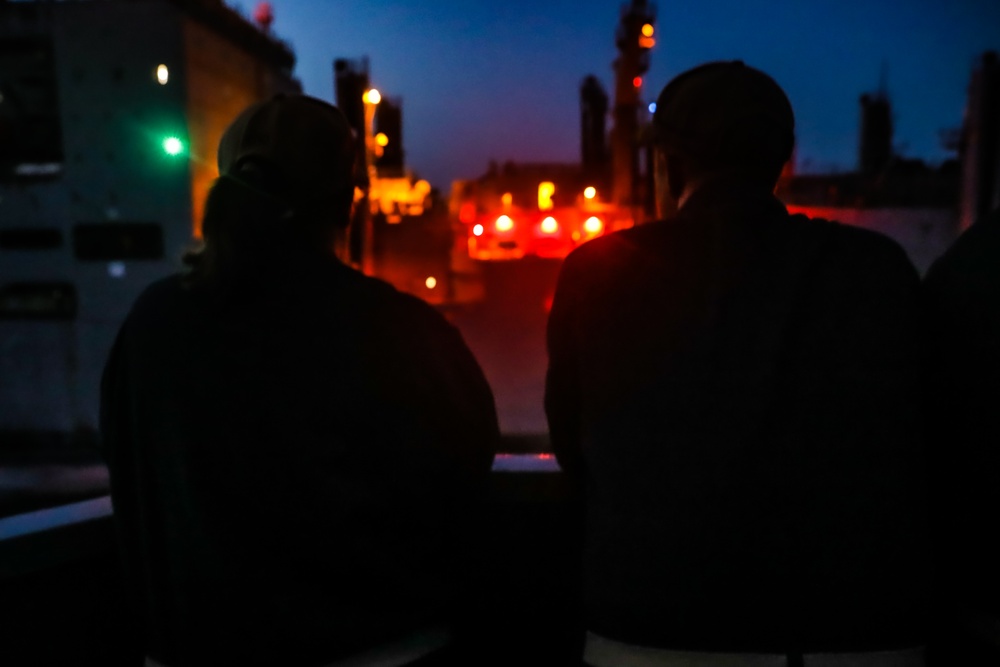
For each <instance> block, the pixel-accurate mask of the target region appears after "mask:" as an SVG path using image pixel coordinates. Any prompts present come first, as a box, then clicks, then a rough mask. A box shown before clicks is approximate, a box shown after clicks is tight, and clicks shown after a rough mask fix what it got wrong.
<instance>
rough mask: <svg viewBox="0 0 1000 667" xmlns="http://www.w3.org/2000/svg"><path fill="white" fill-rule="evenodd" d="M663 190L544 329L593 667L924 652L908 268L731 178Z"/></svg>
mask: <svg viewBox="0 0 1000 667" xmlns="http://www.w3.org/2000/svg"><path fill="white" fill-rule="evenodd" d="M682 76H683V75H682ZM665 94H666V91H665ZM662 98H663V96H661V102H663V99H662ZM669 105H670V101H669V100H667V101H666V106H667V107H669ZM661 106H663V105H662V104H661V103H660V102H658V111H659V109H660V107H661ZM788 113H789V115H790V110H789V112H788ZM789 148H790V146H789ZM784 157H787V154H785V155H784ZM663 166H664V165H662V164H661V165H660V167H661V168H662V167H663ZM777 167H778V168H780V162H778V164H777ZM673 168H676V165H674V167H673ZM702 174H703V172H702ZM776 176H777V169H774V177H775V178H776ZM664 180H667V179H664ZM771 183H772V187H773V181H771ZM676 185H677V184H676V183H674V186H676ZM675 189H676V192H675V193H674V195H675V196H679V198H680V199H682V205H681V207H680V211H679V213H678V214H677V217H676V218H675V219H672V220H667V221H660V222H655V223H650V224H647V225H643V226H640V227H638V228H634V229H630V230H627V231H624V232H621V233H617V234H613V235H611V236H608V237H605V238H603V239H598V240H595V241H592V242H590V243H588V244H586V245H584V246H581V248H579V249H578V250H577V251H575V252H574V253H573V254H571V255H570V257H569V258H567V261H566V263H565V265H564V267H563V271H562V275H561V276H560V283H559V286H558V288H557V293H556V298H555V301H554V303H553V309H552V315H551V319H550V323H549V349H550V367H549V376H548V383H547V412H548V415H549V423H550V429H551V435H552V442H553V448H554V449H555V451H556V454H557V456H558V457H559V461H560V463H561V464H562V465H563V467H564V469H566V471H567V473H568V474H569V475H571V476H572V477H574V478H576V479H577V480H578V481H579V483H580V487H581V491H582V493H583V494H584V498H585V504H586V513H587V532H586V546H585V552H584V568H585V576H584V597H585V606H586V617H587V623H588V628H589V630H590V631H591V632H592V633H593V635H592V636H591V641H589V642H588V651H587V654H586V657H587V659H588V660H589V661H592V662H593V663H594V664H610V663H602V662H601V659H602V655H604V653H603V651H604V649H606V648H607V646H606V645H605V644H604V643H601V642H602V641H603V640H604V639H610V640H613V642H619V643H623V644H630V645H640V646H651V647H662V648H669V649H676V650H701V651H709V652H720V651H749V652H765V653H776V654H785V653H797V652H798V653H802V652H805V653H812V652H825V651H845V650H846V651H863V650H872V649H887V648H900V647H904V646H911V645H913V644H916V643H918V642H919V640H920V639H921V635H920V616H921V610H922V602H921V595H922V594H923V593H924V591H923V589H922V587H921V584H920V580H921V578H922V577H923V576H924V572H923V567H924V566H923V561H922V549H923V544H922V542H921V539H922V538H921V536H922V528H921V526H920V521H921V505H920V503H921V498H920V494H921V492H922V490H921V488H920V484H921V476H920V466H921V461H920V452H919V449H920V431H919V420H918V417H919V415H918V407H917V401H916V395H917V394H916V392H917V391H918V383H917V379H918V365H917V364H918V360H919V349H918V341H917V334H918V327H917V317H918V313H917V309H916V307H917V294H916V288H917V277H916V274H915V272H914V270H913V268H912V267H911V266H910V264H909V262H908V260H907V259H906V257H905V255H904V254H903V253H902V251H901V250H900V249H899V247H898V246H896V245H895V244H893V243H892V242H891V241H889V240H887V239H885V238H883V237H880V236H878V235H875V234H873V233H870V232H865V231H861V230H856V229H851V228H846V227H843V226H840V225H837V224H835V223H828V222H825V221H811V220H808V219H806V218H804V217H802V216H789V215H788V214H787V212H786V211H785V209H784V207H783V206H782V205H781V204H780V202H778V201H777V200H775V199H774V198H773V196H771V195H770V192H769V189H768V187H766V186H764V187H762V185H761V182H760V179H759V178H756V179H755V178H751V177H749V175H747V174H743V173H740V170H725V171H724V173H715V174H713V175H711V176H708V177H704V178H702V179H701V180H700V181H699V182H698V183H697V186H696V187H693V186H692V187H684V186H683V185H682V186H681V187H675ZM594 635H596V637H595V636H594ZM605 657H606V656H605ZM663 664H668V663H663Z"/></svg>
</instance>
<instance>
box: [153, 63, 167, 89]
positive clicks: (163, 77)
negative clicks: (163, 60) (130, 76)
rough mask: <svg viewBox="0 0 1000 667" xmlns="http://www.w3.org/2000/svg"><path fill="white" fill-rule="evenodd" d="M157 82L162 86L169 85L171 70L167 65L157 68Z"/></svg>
mask: <svg viewBox="0 0 1000 667" xmlns="http://www.w3.org/2000/svg"><path fill="white" fill-rule="evenodd" d="M156 80H157V81H159V82H160V85H161V86H165V85H167V81H170V70H169V69H168V68H167V66H166V65H160V66H159V67H157V68H156Z"/></svg>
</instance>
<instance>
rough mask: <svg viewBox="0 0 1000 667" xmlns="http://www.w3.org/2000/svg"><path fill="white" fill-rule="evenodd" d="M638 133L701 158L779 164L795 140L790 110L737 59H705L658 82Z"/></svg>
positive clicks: (763, 77) (779, 93)
mask: <svg viewBox="0 0 1000 667" xmlns="http://www.w3.org/2000/svg"><path fill="white" fill-rule="evenodd" d="M643 138H644V139H646V140H648V141H653V142H656V143H658V144H660V145H664V146H668V147H670V148H673V149H675V150H678V151H680V152H682V153H684V154H687V155H690V156H691V157H693V158H695V159H698V160H699V161H700V162H702V163H703V164H711V165H715V164H734V163H742V164H746V163H750V164H753V163H775V162H777V163H778V164H781V163H784V162H785V161H786V160H787V159H788V158H789V157H790V156H791V152H792V147H793V146H794V143H795V116H794V114H793V112H792V105H791V103H790V102H789V101H788V97H787V96H786V95H785V92H784V91H783V90H782V89H781V87H780V86H779V85H778V84H777V83H776V82H775V81H774V79H772V78H771V77H770V76H768V75H767V74H765V73H764V72H761V71H760V70H758V69H754V68H753V67H749V66H747V65H746V64H744V63H743V62H742V61H740V60H732V61H720V62H711V63H706V64H704V65H700V66H698V67H695V68H694V69H690V70H688V71H686V72H684V73H682V74H680V75H678V76H677V77H675V78H674V79H673V80H672V81H671V82H670V83H668V84H667V85H666V86H665V87H664V88H663V90H662V91H661V92H660V95H659V97H658V98H657V100H656V111H655V113H654V114H653V121H652V124H651V125H650V127H649V128H647V131H646V132H645V133H644V135H643Z"/></svg>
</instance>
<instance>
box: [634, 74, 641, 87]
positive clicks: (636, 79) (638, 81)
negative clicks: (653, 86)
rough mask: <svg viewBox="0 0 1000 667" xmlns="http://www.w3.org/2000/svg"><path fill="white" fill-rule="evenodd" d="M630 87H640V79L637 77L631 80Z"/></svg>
mask: <svg viewBox="0 0 1000 667" xmlns="http://www.w3.org/2000/svg"><path fill="white" fill-rule="evenodd" d="M632 85H633V86H635V87H636V88H638V87H640V86H641V85H642V77H641V76H637V77H635V78H634V79H632Z"/></svg>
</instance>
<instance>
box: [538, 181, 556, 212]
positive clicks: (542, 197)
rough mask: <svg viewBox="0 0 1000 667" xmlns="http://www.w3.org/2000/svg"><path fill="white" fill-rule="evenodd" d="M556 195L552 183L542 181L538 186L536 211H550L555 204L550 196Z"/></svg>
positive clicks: (554, 186) (554, 185)
mask: <svg viewBox="0 0 1000 667" xmlns="http://www.w3.org/2000/svg"><path fill="white" fill-rule="evenodd" d="M555 193H556V184H555V183H553V182H552V181H542V182H541V183H539V184H538V210H539V211H550V210H552V207H554V206H555V204H554V203H553V202H552V195H554V194H555Z"/></svg>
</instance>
